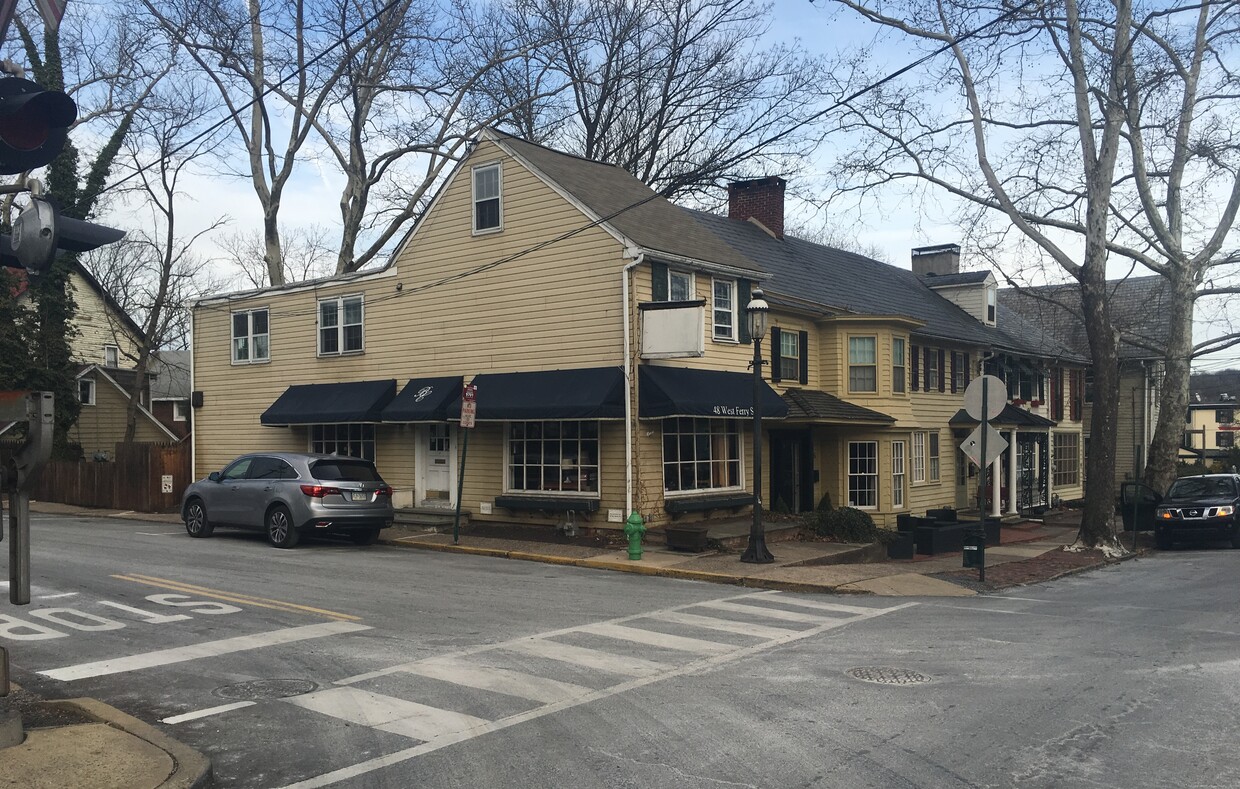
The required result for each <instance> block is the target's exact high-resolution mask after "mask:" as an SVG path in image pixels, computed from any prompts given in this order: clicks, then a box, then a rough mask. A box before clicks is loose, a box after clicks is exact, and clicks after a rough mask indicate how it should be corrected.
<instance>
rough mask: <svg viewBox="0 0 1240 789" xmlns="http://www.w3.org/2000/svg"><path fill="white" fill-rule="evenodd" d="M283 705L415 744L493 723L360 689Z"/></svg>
mask: <svg viewBox="0 0 1240 789" xmlns="http://www.w3.org/2000/svg"><path fill="white" fill-rule="evenodd" d="M284 701H287V702H288V703H289V704H295V705H296V706H298V707H304V708H305V709H308V710H314V711H315V712H321V713H323V714H324V715H330V716H331V717H333V718H339V719H341V720H346V721H349V722H351V723H356V724H359V725H361V726H370V727H371V728H375V729H381V730H382V731H386V732H390V733H392V734H400V735H403V736H405V737H411V738H413V739H415V740H427V741H429V740H433V739H435V738H436V737H439V736H443V735H448V734H456V733H459V732H463V731H467V730H469V729H472V728H474V727H475V726H483V725H486V724H488V723H490V721H487V720H484V719H483V718H475V717H474V716H473V715H466V714H465V713H463V712H453V711H452V710H442V709H439V708H438V707H430V706H427V705H426V704H419V703H417V702H416V701H406V700H405V699H397V698H393V697H391V696H384V695H383V694H381V693H371V692H369V691H365V690H358V689H357V688H329V689H328V690H320V691H317V692H315V693H307V694H306V695H304V696H291V697H289V698H286V699H284Z"/></svg>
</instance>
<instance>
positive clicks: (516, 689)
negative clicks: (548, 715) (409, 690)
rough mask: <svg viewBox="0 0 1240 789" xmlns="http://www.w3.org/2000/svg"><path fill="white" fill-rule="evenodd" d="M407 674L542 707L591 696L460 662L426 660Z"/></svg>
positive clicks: (584, 690)
mask: <svg viewBox="0 0 1240 789" xmlns="http://www.w3.org/2000/svg"><path fill="white" fill-rule="evenodd" d="M404 671H405V672H407V673H409V674H417V675H418V676H422V677H428V678H430V679H437V680H441V681H443V682H451V683H453V684H454V685H465V686H468V687H471V688H478V689H480V690H490V691H494V692H496V693H503V694H505V695H507V696H516V697H518V698H522V699H529V700H530V701H538V702H541V703H543V704H551V703H553V702H557V701H564V700H566V699H574V698H577V697H580V696H584V695H586V694H587V693H589V692H590V689H589V688H583V687H582V686H580V685H574V684H572V683H571V682H560V681H559V680H556V679H546V678H544V677H536V676H534V675H533V674H522V673H521V672H519V671H509V670H508V669H504V668H495V667H494V666H479V665H474V664H470V663H465V662H463V661H460V660H452V661H446V660H435V659H432V660H425V661H419V662H417V663H410V664H408V665H406V666H405V667H404Z"/></svg>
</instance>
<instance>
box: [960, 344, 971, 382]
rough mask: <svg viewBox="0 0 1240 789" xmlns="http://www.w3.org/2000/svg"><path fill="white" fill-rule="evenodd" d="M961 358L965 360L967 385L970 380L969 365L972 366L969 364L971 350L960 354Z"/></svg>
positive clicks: (965, 380)
mask: <svg viewBox="0 0 1240 789" xmlns="http://www.w3.org/2000/svg"><path fill="white" fill-rule="evenodd" d="M960 359H961V361H963V362H964V385H965V386H966V387H967V386H968V385H969V380H970V376H969V367H970V366H971V365H970V364H969V352H968V351H965V352H964V353H962V354H960Z"/></svg>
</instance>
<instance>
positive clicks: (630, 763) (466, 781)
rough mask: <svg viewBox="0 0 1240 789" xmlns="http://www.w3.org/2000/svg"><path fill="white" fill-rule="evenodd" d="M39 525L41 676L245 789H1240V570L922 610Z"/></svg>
mask: <svg viewBox="0 0 1240 789" xmlns="http://www.w3.org/2000/svg"><path fill="white" fill-rule="evenodd" d="M33 527H34V528H33V538H32V544H33V549H34V550H33V557H32V567H33V580H34V588H33V589H32V597H33V602H32V604H31V605H30V606H27V607H21V608H18V607H14V606H11V605H8V604H7V603H4V604H0V643H3V644H4V645H5V646H7V647H9V648H10V650H11V654H12V660H13V664H14V673H15V676H16V679H17V681H18V682H20V683H22V684H24V685H26V686H28V687H31V688H33V689H36V690H38V691H40V692H43V693H45V694H48V695H51V696H62V697H75V696H92V697H95V698H99V699H102V700H103V701H105V702H107V703H110V704H112V705H114V706H117V707H119V708H121V709H123V710H125V711H126V712H129V713H130V714H133V715H136V716H138V717H140V718H142V719H144V720H147V721H149V722H152V723H158V724H159V725H161V726H163V727H164V728H165V730H166V731H168V732H169V733H170V734H172V735H173V736H175V737H177V738H179V739H181V740H182V741H184V742H186V743H188V744H190V745H192V746H194V747H196V748H198V749H200V750H201V751H203V752H205V753H206V754H208V755H209V756H210V758H211V759H212V761H213V763H214V765H215V771H216V776H217V785H219V786H226V787H278V786H304V787H310V786H345V787H413V786H418V787H552V786H554V787H582V788H583V789H585V788H590V787H712V788H713V789H717V788H718V787H780V788H782V787H848V788H849V789H852V788H853V787H883V788H884V789H890V788H891V787H974V786H987V787H990V786H993V787H1077V786H1080V787H1124V788H1125V789H1127V788H1129V787H1160V788H1161V787H1172V786H1175V787H1181V786H1183V787H1188V786H1192V787H1234V786H1240V757H1238V756H1237V755H1236V748H1235V747H1234V745H1233V743H1234V742H1235V739H1236V736H1237V731H1238V728H1240V727H1238V726H1237V712H1236V710H1237V709H1238V708H1240V705H1238V704H1237V702H1238V701H1240V699H1238V698H1237V696H1240V682H1237V680H1238V679H1240V639H1238V638H1237V635H1238V634H1240V614H1238V613H1237V610H1238V608H1240V594H1237V592H1236V576H1237V570H1238V569H1240V552H1234V551H1227V550H1213V551H1205V550H1199V551H1192V550H1189V551H1176V552H1172V553H1168V554H1159V555H1156V556H1153V557H1151V558H1143V559H1139V560H1136V561H1132V562H1127V563H1124V564H1122V565H1119V566H1117V567H1113V568H1109V569H1105V570H1101V571H1096V572H1092V573H1089V574H1086V575H1082V576H1074V577H1071V578H1068V579H1063V580H1060V581H1057V582H1055V583H1051V584H1045V585H1042V586H1037V587H1027V588H1023V589H1020V590H1018V591H1015V592H1012V593H1010V594H1003V595H992V596H985V597H978V598H964V599H962V598H952V599H946V598H944V599H894V598H873V597H853V596H850V597H826V596H805V595H794V594H787V593H774V592H760V591H754V590H746V589H740V588H735V587H724V586H717V585H710V584H699V583H694V582H686V581H674V580H668V579H661V578H654V577H645V576H638V575H629V574H618V573H607V572H601V571H592V570H584V569H580V568H571V567H558V566H551V565H540V564H533V563H526V562H517V561H508V560H502V559H489V558H479V557H471V556H464V555H457V554H439V553H427V552H419V551H411V550H401V549H398V548H391V547H384V546H377V547H368V548H359V547H356V546H353V545H350V544H345V543H327V542H321V543H315V542H311V543H307V544H304V545H303V546H302V547H299V548H297V549H295V550H291V551H280V550H276V549H273V548H270V547H269V546H268V545H267V544H266V543H265V542H264V541H263V539H262V538H261V536H259V535H247V534H243V533H238V532H228V531H223V530H221V531H217V533H216V536H215V537H213V538H211V539H208V540H191V539H190V538H188V537H187V536H185V535H184V533H183V531H181V530H179V529H177V528H176V527H174V526H169V525H165V524H154V523H149V522H141V521H126V520H116V519H90V518H71V517H59V516H57V517H51V516H39V515H36V516H35V518H34V524H33ZM880 668H881V669H884V670H883V671H879V670H878V669H880ZM854 669H862V670H861V671H855V672H853V673H854V674H859V675H861V676H863V677H869V678H871V679H873V678H878V679H884V680H888V681H884V682H871V681H863V679H859V678H856V677H855V676H853V675H850V673H849V672H850V671H852V670H854ZM891 680H900V682H893V681H891Z"/></svg>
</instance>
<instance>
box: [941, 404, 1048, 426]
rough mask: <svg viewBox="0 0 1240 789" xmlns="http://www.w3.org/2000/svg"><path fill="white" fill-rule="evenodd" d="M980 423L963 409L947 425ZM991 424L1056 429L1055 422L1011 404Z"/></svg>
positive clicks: (1004, 407)
mask: <svg viewBox="0 0 1240 789" xmlns="http://www.w3.org/2000/svg"><path fill="white" fill-rule="evenodd" d="M979 423H980V420H977V419H974V418H973V417H971V416H969V415H968V414H967V413H965V410H964V409H963V408H962V409H960V410H959V411H957V412H956V413H955V414H953V415H952V418H951V419H949V420H947V424H949V425H976V424H979ZM990 423H991V424H992V425H1004V426H1011V427H1054V426H1055V422H1053V421H1051V420H1050V419H1047V418H1046V417H1044V416H1039V415H1038V414H1035V413H1033V412H1032V411H1026V410H1025V409H1023V408H1021V407H1020V406H1016V405H1012V404H1011V403H1008V404H1007V405H1005V406H1003V410H1002V411H1000V412H999V415H998V416H996V417H993V418H992V419H991V420H990Z"/></svg>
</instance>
